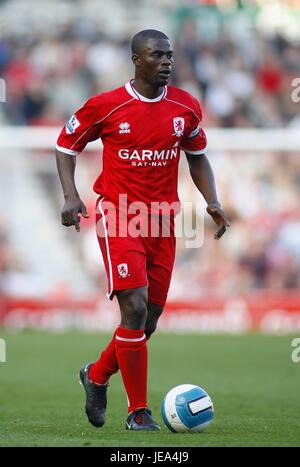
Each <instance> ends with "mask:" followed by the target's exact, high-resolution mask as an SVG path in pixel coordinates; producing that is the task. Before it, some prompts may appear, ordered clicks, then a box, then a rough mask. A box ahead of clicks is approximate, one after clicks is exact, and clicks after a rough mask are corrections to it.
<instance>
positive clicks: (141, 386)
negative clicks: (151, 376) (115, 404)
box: [115, 327, 148, 413]
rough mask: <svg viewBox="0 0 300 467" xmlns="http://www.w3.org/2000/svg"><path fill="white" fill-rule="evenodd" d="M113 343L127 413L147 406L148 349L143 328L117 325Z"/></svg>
mask: <svg viewBox="0 0 300 467" xmlns="http://www.w3.org/2000/svg"><path fill="white" fill-rule="evenodd" d="M115 345H116V352H117V358H118V362H119V367H120V370H121V374H122V378H123V383H124V386H125V389H126V393H127V398H128V413H130V412H132V411H133V410H136V409H139V408H142V407H148V405H147V370H148V351H147V343H146V336H145V334H144V329H138V330H135V329H127V328H122V327H119V328H118V329H117V332H116V337H115Z"/></svg>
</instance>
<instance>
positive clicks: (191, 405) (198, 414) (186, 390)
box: [162, 384, 214, 433]
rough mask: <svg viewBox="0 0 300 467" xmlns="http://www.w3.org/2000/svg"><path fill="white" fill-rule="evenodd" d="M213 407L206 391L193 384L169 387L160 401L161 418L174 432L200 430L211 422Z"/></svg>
mask: <svg viewBox="0 0 300 467" xmlns="http://www.w3.org/2000/svg"><path fill="white" fill-rule="evenodd" d="M213 416H214V407H213V403H212V400H211V398H210V397H209V395H208V394H207V392H206V391H205V390H204V389H202V388H201V387H199V386H195V385H193V384H181V385H179V386H175V387H174V388H173V389H171V390H170V391H169V392H168V393H167V394H166V396H165V398H164V400H163V403H162V418H163V421H164V422H165V424H166V426H167V427H168V428H169V430H171V431H173V432H176V433H183V432H189V431H190V432H200V431H203V430H204V429H205V428H207V427H208V425H209V424H210V423H211V422H212V419H213Z"/></svg>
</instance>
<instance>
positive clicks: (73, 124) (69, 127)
mask: <svg viewBox="0 0 300 467" xmlns="http://www.w3.org/2000/svg"><path fill="white" fill-rule="evenodd" d="M79 126H80V122H79V120H78V119H77V118H76V116H75V115H72V117H71V118H70V120H69V121H68V123H67V124H66V132H67V133H68V135H70V134H71V133H75V131H76V128H78V127H79Z"/></svg>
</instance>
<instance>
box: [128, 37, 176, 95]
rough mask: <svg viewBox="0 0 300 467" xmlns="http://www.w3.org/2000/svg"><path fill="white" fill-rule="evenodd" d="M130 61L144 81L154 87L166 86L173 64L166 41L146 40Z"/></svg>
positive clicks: (171, 53) (170, 50) (169, 45)
mask: <svg viewBox="0 0 300 467" xmlns="http://www.w3.org/2000/svg"><path fill="white" fill-rule="evenodd" d="M132 60H133V63H134V64H135V66H136V70H137V71H138V74H139V76H140V77H141V78H143V80H144V81H146V82H148V83H149V84H151V85H152V86H155V87H160V86H165V85H166V84H168V80H169V77H170V73H171V70H172V67H173V62H174V60H173V51H172V48H171V44H170V41H169V40H168V39H148V40H147V41H146V43H145V46H144V48H143V50H142V51H141V53H140V54H139V55H137V54H133V56H132Z"/></svg>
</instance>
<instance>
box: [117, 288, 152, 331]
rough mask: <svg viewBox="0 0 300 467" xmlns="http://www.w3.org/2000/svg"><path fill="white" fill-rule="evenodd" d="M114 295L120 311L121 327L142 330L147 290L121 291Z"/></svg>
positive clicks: (144, 320) (144, 321) (145, 318)
mask: <svg viewBox="0 0 300 467" xmlns="http://www.w3.org/2000/svg"><path fill="white" fill-rule="evenodd" d="M116 295H117V298H118V301H119V305H120V310H121V325H122V326H125V327H128V328H130V329H142V328H143V327H144V326H145V323H146V320H147V288H146V287H139V288H136V289H128V290H122V291H118V292H117V293H116Z"/></svg>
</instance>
